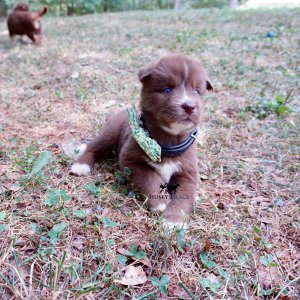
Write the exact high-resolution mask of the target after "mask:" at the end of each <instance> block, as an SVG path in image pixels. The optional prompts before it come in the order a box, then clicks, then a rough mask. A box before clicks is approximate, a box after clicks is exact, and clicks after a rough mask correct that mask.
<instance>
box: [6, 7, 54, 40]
mask: <svg viewBox="0 0 300 300" xmlns="http://www.w3.org/2000/svg"><path fill="white" fill-rule="evenodd" d="M47 10H48V9H47V7H46V6H45V7H43V8H41V9H40V10H39V11H37V12H32V11H29V6H28V4H27V3H18V4H17V5H16V6H15V7H14V9H13V11H12V13H11V14H9V15H8V18H7V27H8V31H9V36H10V38H11V39H13V38H14V36H15V35H21V36H23V35H27V36H28V37H29V38H30V39H31V40H32V41H33V42H34V43H35V44H40V43H41V22H40V18H41V17H42V16H43V15H44V14H46V13H47Z"/></svg>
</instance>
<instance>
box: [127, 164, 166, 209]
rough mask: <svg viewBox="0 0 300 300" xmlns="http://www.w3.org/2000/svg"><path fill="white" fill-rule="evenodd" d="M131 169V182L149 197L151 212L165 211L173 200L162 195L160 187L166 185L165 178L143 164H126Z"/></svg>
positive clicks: (164, 194)
mask: <svg viewBox="0 0 300 300" xmlns="http://www.w3.org/2000/svg"><path fill="white" fill-rule="evenodd" d="M126 167H127V168H129V169H130V171H131V175H130V178H129V179H130V181H131V182H132V183H133V184H134V186H135V188H136V189H137V190H138V191H139V192H140V193H142V194H144V195H146V196H147V197H148V207H149V209H150V210H151V211H164V210H165V209H166V207H167V205H168V203H169V202H170V200H171V198H170V195H169V194H168V193H161V192H160V186H161V185H162V184H164V180H163V178H162V177H161V176H160V175H159V174H158V173H156V172H155V171H154V170H152V169H150V168H149V166H147V165H144V164H142V163H140V164H138V163H136V164H134V163H133V164H126Z"/></svg>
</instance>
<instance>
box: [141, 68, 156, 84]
mask: <svg viewBox="0 0 300 300" xmlns="http://www.w3.org/2000/svg"><path fill="white" fill-rule="evenodd" d="M152 72H153V65H149V66H146V67H143V68H141V69H140V70H139V73H138V77H139V80H140V82H142V83H143V82H144V81H145V80H146V78H149V76H150V75H151V73H152Z"/></svg>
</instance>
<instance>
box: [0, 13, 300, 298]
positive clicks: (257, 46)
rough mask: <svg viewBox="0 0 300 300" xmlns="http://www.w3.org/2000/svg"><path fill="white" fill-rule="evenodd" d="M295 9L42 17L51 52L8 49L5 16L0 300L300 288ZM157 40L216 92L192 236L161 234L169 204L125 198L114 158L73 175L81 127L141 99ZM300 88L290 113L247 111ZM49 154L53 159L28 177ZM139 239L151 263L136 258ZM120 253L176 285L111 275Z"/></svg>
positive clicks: (92, 130) (91, 126)
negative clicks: (68, 151)
mask: <svg viewBox="0 0 300 300" xmlns="http://www.w3.org/2000/svg"><path fill="white" fill-rule="evenodd" d="M299 12H300V11H299V10H297V9H294V10H280V11H276V10H273V11H251V12H247V11H240V12H229V11H186V12H182V13H180V14H175V13H173V12H155V13H154V12H148V13H146V12H132V13H126V14H107V15H95V16H85V17H74V18H45V19H43V26H44V43H43V46H42V47H39V48H36V47H34V46H32V45H30V44H21V43H17V45H14V46H12V45H11V44H10V43H9V41H8V36H7V34H6V32H5V24H4V23H2V24H1V25H0V88H1V90H0V104H1V110H0V147H1V148H0V199H1V202H0V295H1V296H0V297H1V299H263V298H264V297H265V299H300V296H299V293H300V289H299V285H300V284H299V274H300V236H299V228H300V222H299V201H300V185H299V181H300V178H299V177H300V172H299V166H300V160H299V150H300V134H299V133H300V130H299V126H300V122H299V62H300V55H299V41H300V35H299V30H298V29H299V26H300V19H299ZM271 30H272V31H275V32H277V37H276V38H275V39H273V40H270V39H267V38H266V37H265V35H266V33H267V32H268V31H271ZM159 49H162V50H168V51H179V52H185V53H188V54H191V55H193V56H194V57H196V58H199V60H201V61H202V62H203V64H204V65H205V67H206V68H207V69H208V72H209V74H210V76H211V80H212V82H213V83H214V85H215V89H216V91H215V93H214V94H209V95H207V122H206V124H205V126H204V127H203V128H202V131H201V132H202V134H201V137H200V139H199V170H200V174H201V178H202V180H201V183H200V188H199V201H198V202H197V205H196V207H195V212H194V215H193V218H192V223H191V227H190V230H189V231H188V232H186V233H185V236H184V237H183V236H182V235H183V234H184V232H182V231H180V232H176V233H173V234H171V235H168V234H167V233H166V232H163V230H162V228H161V226H160V225H159V216H156V215H154V216H153V215H152V214H151V213H149V212H148V211H147V210H146V209H145V207H144V204H143V202H142V201H139V200H134V201H133V199H131V198H129V197H127V196H126V195H127V194H128V190H129V189H130V186H128V185H127V186H126V185H121V184H120V174H116V172H117V165H116V161H114V160H110V161H106V162H105V163H104V164H102V165H101V166H99V167H98V168H96V170H95V171H94V172H93V174H92V175H91V176H88V177H85V178H76V177H72V176H70V175H68V169H69V166H70V163H71V160H70V159H69V158H68V157H66V155H64V153H63V151H62V145H63V143H64V139H66V138H68V137H70V134H72V135H73V136H74V137H75V138H76V139H80V138H81V139H90V138H92V137H93V136H94V135H95V134H96V133H97V131H98V129H99V127H100V126H101V124H102V123H103V120H104V118H105V115H106V114H107V113H108V111H109V110H110V109H118V108H120V107H124V106H126V105H128V104H130V103H131V102H132V101H136V100H137V99H138V94H139V88H140V85H139V83H138V80H137V76H136V74H137V71H138V69H139V67H141V66H142V65H144V64H146V63H148V62H151V61H153V60H155V59H156V58H158V57H159V55H160V50H159ZM290 91H292V95H291V97H290V101H289V106H290V107H291V108H292V109H293V112H292V113H291V114H289V115H287V116H277V115H276V114H271V115H270V116H269V117H267V118H265V119H261V120H259V119H256V118H255V117H254V116H253V115H251V114H250V113H245V112H244V109H245V107H246V105H251V104H252V103H254V102H255V101H258V100H259V99H261V98H262V97H265V98H270V99H274V98H275V97H276V96H279V95H281V96H283V97H286V96H287V95H288V94H289V92H290ZM46 150H47V151H50V152H51V153H52V158H51V160H50V161H49V162H48V164H47V165H46V166H45V167H44V168H43V170H42V172H39V173H38V174H35V175H34V176H33V177H32V178H31V179H30V180H26V178H24V175H26V174H27V173H29V172H30V171H31V169H32V166H33V164H34V161H35V160H36V159H37V157H38V156H39V155H40V154H41V153H42V152H44V151H46ZM121 179H122V178H121ZM87 184H90V185H89V186H88V187H87ZM89 190H91V191H89ZM64 192H66V194H67V195H65V194H64ZM51 193H52V194H51ZM55 193H56V194H55ZM51 195H52V196H51ZM68 196H69V197H70V199H68ZM50 200H51V201H52V202H51V203H50ZM46 201H47V203H48V205H47V204H46ZM112 221H113V222H112ZM114 222H115V223H114ZM57 224H60V225H59V226H60V228H58V227H57V226H55V225H57ZM54 226H55V227H54ZM53 227H54V228H53ZM131 244H135V245H137V246H138V247H139V249H140V250H141V251H143V252H144V253H145V254H146V257H147V258H148V259H149V260H147V261H146V262H145V261H144V262H138V261H137V259H136V258H135V257H133V256H130V255H128V254H126V253H125V254H124V251H125V250H122V249H128V247H129V246H130V245H131ZM120 253H123V254H124V255H123V256H120V255H121V254H120ZM200 255H201V257H202V260H201V257H200ZM268 255H269V256H268ZM205 258H207V259H208V262H207V261H205ZM125 261H126V262H125ZM122 262H123V264H122ZM124 264H126V265H128V264H133V265H137V264H139V265H142V266H143V270H144V271H145V272H146V274H147V276H148V277H160V276H162V275H167V276H168V278H169V279H170V282H169V283H168V284H167V289H168V292H167V293H168V295H167V296H166V295H164V294H163V293H161V292H160V290H159V289H158V287H157V286H154V285H153V284H152V283H151V280H148V281H147V282H146V283H145V284H143V285H140V286H134V287H126V286H122V285H120V284H118V283H114V281H113V280H114V279H116V278H119V277H121V276H122V275H123V274H124V270H125V265H124ZM262 294H270V295H269V296H262ZM143 295H144V296H143ZM284 296H287V297H284Z"/></svg>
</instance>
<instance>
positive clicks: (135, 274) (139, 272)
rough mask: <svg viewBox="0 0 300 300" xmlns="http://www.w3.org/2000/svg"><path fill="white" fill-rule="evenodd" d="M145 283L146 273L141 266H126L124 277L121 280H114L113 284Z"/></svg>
mask: <svg viewBox="0 0 300 300" xmlns="http://www.w3.org/2000/svg"><path fill="white" fill-rule="evenodd" d="M146 281H147V276H146V273H145V272H144V270H143V268H142V267H141V266H138V267H134V266H128V267H127V268H126V271H125V275H124V276H123V277H122V278H121V279H115V280H114V282H116V283H121V284H123V285H138V284H143V283H145V282H146Z"/></svg>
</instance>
